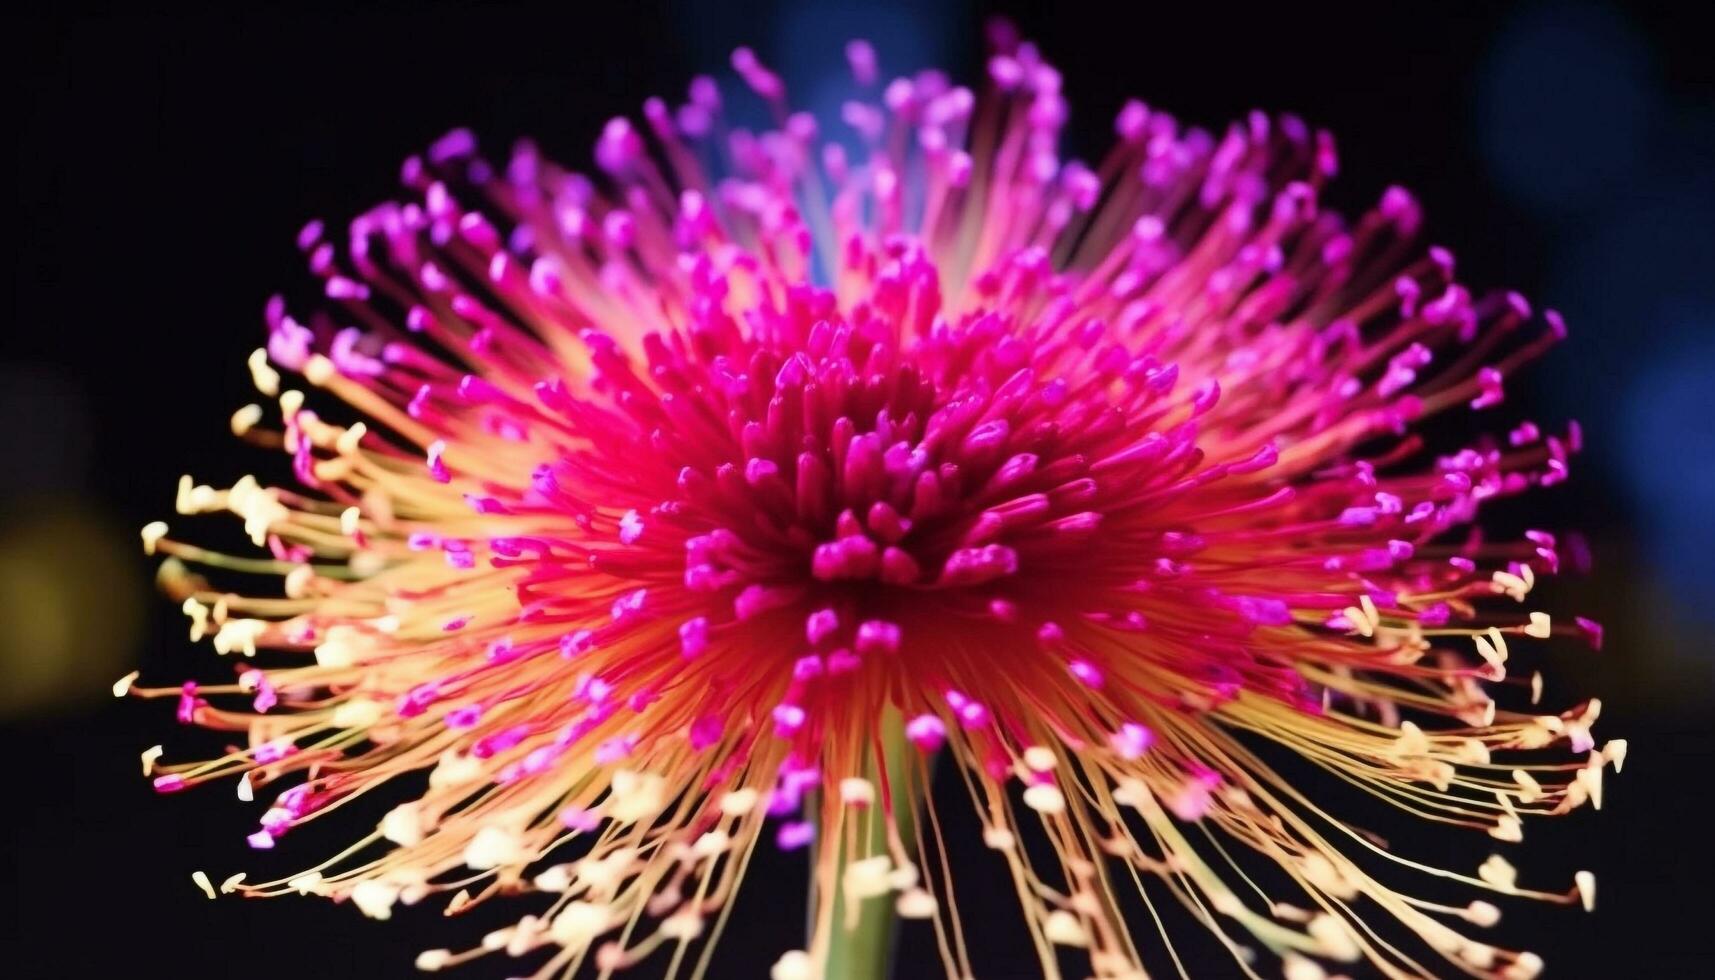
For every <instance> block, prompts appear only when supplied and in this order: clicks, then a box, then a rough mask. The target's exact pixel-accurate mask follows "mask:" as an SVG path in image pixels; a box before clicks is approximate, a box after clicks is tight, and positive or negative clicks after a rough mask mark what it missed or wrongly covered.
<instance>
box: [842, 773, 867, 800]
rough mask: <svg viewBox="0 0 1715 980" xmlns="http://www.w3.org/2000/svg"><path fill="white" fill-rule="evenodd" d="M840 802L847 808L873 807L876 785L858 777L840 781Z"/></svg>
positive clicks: (849, 777)
mask: <svg viewBox="0 0 1715 980" xmlns="http://www.w3.org/2000/svg"><path fill="white" fill-rule="evenodd" d="M840 802H841V803H844V804H845V805H846V806H873V805H874V804H875V784H874V783H872V782H870V781H869V780H867V779H860V778H859V777H857V776H848V777H846V778H845V779H842V780H840Z"/></svg>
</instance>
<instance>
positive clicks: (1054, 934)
mask: <svg viewBox="0 0 1715 980" xmlns="http://www.w3.org/2000/svg"><path fill="white" fill-rule="evenodd" d="M1042 935H1043V936H1044V937H1045V938H1046V939H1047V940H1048V941H1049V942H1051V943H1054V944H1055V945H1057V946H1088V945H1089V944H1090V934H1089V932H1088V931H1087V930H1085V928H1084V924H1083V923H1082V922H1080V921H1078V917H1077V916H1075V915H1073V914H1072V913H1070V912H1068V911H1066V910H1065V909H1055V910H1054V911H1053V912H1050V913H1049V914H1048V920H1047V921H1046V922H1044V923H1043V924H1042Z"/></svg>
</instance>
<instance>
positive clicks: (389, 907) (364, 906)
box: [351, 879, 399, 919]
mask: <svg viewBox="0 0 1715 980" xmlns="http://www.w3.org/2000/svg"><path fill="white" fill-rule="evenodd" d="M398 900H399V887H398V886H397V885H389V884H388V883H386V882H385V881H375V880H373V879H372V880H369V881H360V882H358V883H357V884H356V885H353V886H352V889H351V904H353V905H355V906H357V910H358V911H359V912H362V913H363V914H364V915H367V916H369V917H370V918H371V919H391V918H393V903H394V902H397V901H398Z"/></svg>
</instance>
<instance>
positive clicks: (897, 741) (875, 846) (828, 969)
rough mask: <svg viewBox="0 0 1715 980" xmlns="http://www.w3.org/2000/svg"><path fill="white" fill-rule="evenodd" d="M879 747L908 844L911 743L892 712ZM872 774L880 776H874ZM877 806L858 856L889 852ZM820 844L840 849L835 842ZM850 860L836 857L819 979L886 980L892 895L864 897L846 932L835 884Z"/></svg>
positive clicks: (913, 796)
mask: <svg viewBox="0 0 1715 980" xmlns="http://www.w3.org/2000/svg"><path fill="white" fill-rule="evenodd" d="M881 744H882V755H883V757H884V758H885V759H886V760H887V784H888V795H889V797H890V798H891V799H892V801H893V821H894V824H895V825H896V826H897V827H898V828H899V835H900V837H901V839H903V840H904V841H905V842H906V844H907V846H910V843H911V842H912V841H914V840H915V839H916V823H917V787H916V785H915V784H914V783H913V781H912V779H911V772H912V767H913V761H914V760H912V758H911V757H910V753H911V742H910V741H909V740H908V739H906V737H905V723H904V719H902V718H901V717H900V716H899V714H898V712H896V711H893V710H892V709H889V710H888V712H887V716H886V717H885V718H884V719H883V721H882V730H881ZM871 775H872V776H874V775H879V774H877V773H873V772H872V773H871ZM880 805H881V801H880V800H879V799H877V801H876V806H877V807H878V811H877V812H876V813H875V814H874V816H873V819H871V820H870V822H869V828H870V831H869V838H868V840H866V841H864V843H863V846H862V850H861V851H860V852H859V854H858V855H855V856H856V857H869V856H873V855H876V854H886V853H887V821H886V818H885V817H883V816H882V815H881V813H880V811H879V807H880ZM824 843H825V844H829V845H832V846H836V847H837V846H839V842H838V841H825V842H824ZM853 857H854V855H851V854H841V855H840V862H839V874H837V875H835V877H834V881H835V887H834V896H833V901H834V928H833V935H832V937H831V938H830V941H829V944H828V958H827V962H826V965H825V967H824V970H823V980H886V977H887V976H888V962H889V960H890V959H891V958H892V954H893V937H894V927H895V925H896V917H895V916H894V914H893V896H892V895H881V896H877V897H875V898H869V899H864V900H863V907H862V912H861V915H860V917H859V919H858V925H857V928H856V929H852V930H847V929H846V928H845V925H844V924H845V915H846V907H845V905H846V898H845V889H844V888H842V887H840V885H839V882H841V881H843V880H844V874H845V867H846V864H847V862H848V861H850V860H852V859H853Z"/></svg>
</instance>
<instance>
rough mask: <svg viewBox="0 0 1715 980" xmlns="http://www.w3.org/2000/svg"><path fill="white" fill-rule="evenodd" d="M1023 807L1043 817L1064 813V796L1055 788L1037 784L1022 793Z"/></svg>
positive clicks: (1045, 784)
mask: <svg viewBox="0 0 1715 980" xmlns="http://www.w3.org/2000/svg"><path fill="white" fill-rule="evenodd" d="M1024 805H1025V806H1027V807H1029V808H1031V809H1032V810H1035V811H1036V812H1037V813H1040V814H1043V815H1045V816H1053V815H1054V814H1057V813H1064V812H1065V811H1066V796H1065V794H1064V793H1061V792H1060V790H1059V788H1058V787H1056V786H1050V785H1048V784H1047V783H1037V784H1036V785H1035V786H1031V787H1029V788H1028V789H1026V790H1025V791H1024Z"/></svg>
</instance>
